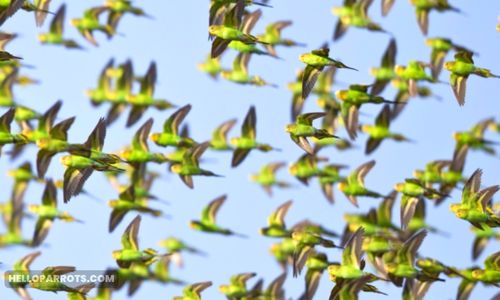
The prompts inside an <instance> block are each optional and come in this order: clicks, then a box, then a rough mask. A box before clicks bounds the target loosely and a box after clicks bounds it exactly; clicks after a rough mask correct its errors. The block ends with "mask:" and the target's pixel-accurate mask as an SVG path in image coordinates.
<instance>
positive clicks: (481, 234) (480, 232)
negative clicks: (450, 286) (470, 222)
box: [470, 224, 500, 260]
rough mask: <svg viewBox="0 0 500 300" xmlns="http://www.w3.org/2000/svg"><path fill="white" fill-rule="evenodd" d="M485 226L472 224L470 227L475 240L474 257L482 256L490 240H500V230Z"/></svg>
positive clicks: (473, 244)
mask: <svg viewBox="0 0 500 300" xmlns="http://www.w3.org/2000/svg"><path fill="white" fill-rule="evenodd" d="M482 226H483V228H482V229H479V228H476V227H474V226H472V227H471V228H470V229H471V231H472V232H473V233H474V241H473V242H472V259H473V260H476V259H478V258H479V256H481V254H482V253H483V251H484V249H485V248H486V246H487V245H488V242H489V241H490V240H495V241H497V242H498V241H500V231H498V230H495V229H493V228H491V227H490V226H488V225H486V224H483V225H482Z"/></svg>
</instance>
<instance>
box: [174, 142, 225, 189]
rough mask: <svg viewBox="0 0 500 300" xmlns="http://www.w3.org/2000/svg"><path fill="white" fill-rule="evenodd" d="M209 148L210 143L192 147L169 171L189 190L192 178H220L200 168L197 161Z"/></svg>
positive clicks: (191, 185)
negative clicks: (177, 176) (176, 175)
mask: <svg viewBox="0 0 500 300" xmlns="http://www.w3.org/2000/svg"><path fill="white" fill-rule="evenodd" d="M209 146H210V142H204V143H201V144H197V145H194V146H193V147H191V148H190V149H189V150H188V151H187V152H186V153H184V155H183V157H182V162H180V163H179V162H174V163H173V164H172V165H171V166H170V170H171V171H172V172H174V173H176V174H178V175H179V177H180V178H181V180H182V182H184V184H185V185H187V186H188V187H189V188H191V189H192V188H193V187H194V184H193V176H215V177H221V176H220V175H217V174H215V173H214V172H212V171H209V170H205V169H202V168H200V165H199V160H200V157H201V156H202V155H203V153H204V152H205V151H206V150H207V149H208V147H209Z"/></svg>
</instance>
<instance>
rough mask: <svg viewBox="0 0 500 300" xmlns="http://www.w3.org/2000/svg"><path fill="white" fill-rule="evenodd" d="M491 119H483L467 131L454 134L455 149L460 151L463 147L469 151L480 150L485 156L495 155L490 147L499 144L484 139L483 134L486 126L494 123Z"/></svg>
mask: <svg viewBox="0 0 500 300" xmlns="http://www.w3.org/2000/svg"><path fill="white" fill-rule="evenodd" d="M494 122H495V120H494V119H493V118H488V119H484V120H482V121H480V122H478V123H477V124H475V125H474V126H473V127H472V128H471V129H470V130H469V131H462V132H454V133H453V139H454V140H455V142H456V144H455V149H460V148H461V147H463V146H464V145H465V146H467V147H468V148H469V149H473V150H481V151H484V152H485V153H487V154H490V155H495V154H496V151H495V149H494V148H493V147H492V145H496V144H500V142H494V141H491V140H488V139H485V138H484V133H485V131H486V129H487V128H488V126H490V125H491V124H492V123H494Z"/></svg>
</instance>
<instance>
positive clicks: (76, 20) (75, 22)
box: [70, 19, 82, 27]
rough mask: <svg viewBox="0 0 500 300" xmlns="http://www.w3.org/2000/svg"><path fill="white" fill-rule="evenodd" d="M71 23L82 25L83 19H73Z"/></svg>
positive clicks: (76, 25)
mask: <svg viewBox="0 0 500 300" xmlns="http://www.w3.org/2000/svg"><path fill="white" fill-rule="evenodd" d="M70 23H71V25H73V26H75V27H78V26H80V24H81V23H82V21H81V20H80V19H71V21H70Z"/></svg>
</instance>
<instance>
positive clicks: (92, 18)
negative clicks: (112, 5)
mask: <svg viewBox="0 0 500 300" xmlns="http://www.w3.org/2000/svg"><path fill="white" fill-rule="evenodd" d="M108 10H109V8H107V7H105V6H97V7H92V8H89V9H87V10H86V11H84V12H83V16H82V18H78V19H71V25H73V26H74V27H75V28H76V29H77V30H78V31H79V32H80V34H81V35H82V36H83V37H84V38H85V39H86V40H87V41H88V42H90V43H91V44H92V45H94V46H96V47H97V46H98V44H97V41H96V40H95V38H94V31H101V32H103V33H104V34H106V36H107V38H108V39H110V38H111V37H112V36H113V35H114V34H115V31H114V29H113V27H111V25H109V24H101V23H100V21H99V16H100V15H101V14H102V13H104V12H106V11H108Z"/></svg>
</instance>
